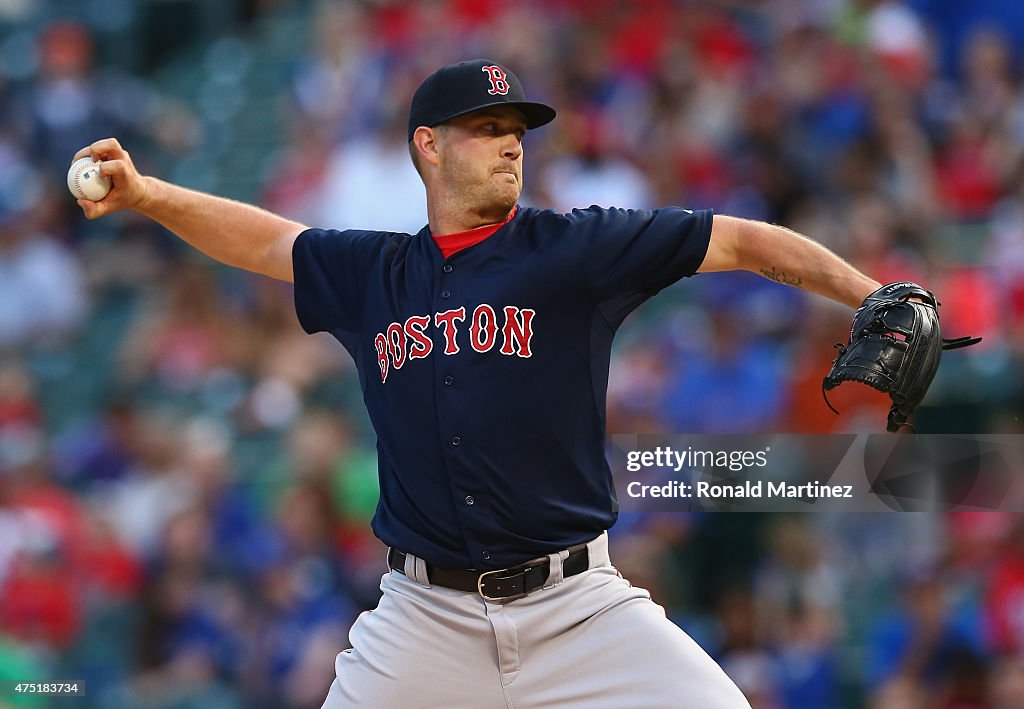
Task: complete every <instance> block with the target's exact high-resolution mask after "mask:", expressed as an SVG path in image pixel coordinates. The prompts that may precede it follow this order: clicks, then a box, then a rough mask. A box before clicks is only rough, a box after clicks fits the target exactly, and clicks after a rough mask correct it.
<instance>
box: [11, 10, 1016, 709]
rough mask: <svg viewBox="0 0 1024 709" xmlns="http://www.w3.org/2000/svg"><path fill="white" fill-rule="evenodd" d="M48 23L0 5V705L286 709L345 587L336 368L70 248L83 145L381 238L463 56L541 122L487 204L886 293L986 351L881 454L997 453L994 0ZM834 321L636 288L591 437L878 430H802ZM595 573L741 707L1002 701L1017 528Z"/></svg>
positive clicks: (346, 447)
mask: <svg viewBox="0 0 1024 709" xmlns="http://www.w3.org/2000/svg"><path fill="white" fill-rule="evenodd" d="M56 6H60V7H61V8H63V6H64V4H63V3H46V2H41V1H34V0H16V1H13V0H12V1H8V2H0V165H3V169H2V170H0V679H28V678H39V679H58V678H65V679H69V678H75V679H80V680H84V681H85V682H86V683H87V685H88V687H89V694H90V696H91V699H86V700H83V701H82V703H81V706H97V707H106V706H114V705H119V706H124V707H136V706H138V707H144V706H145V707H168V708H169V707H242V706H245V707H257V708H258V707H318V706H319V705H320V702H321V701H322V699H323V697H324V696H325V694H326V690H327V687H328V685H329V683H330V681H331V679H332V677H333V657H334V655H335V653H337V652H338V651H339V650H340V649H342V648H344V647H346V644H347V630H348V627H349V625H350V624H351V622H352V621H353V619H354V618H355V616H356V615H357V614H358V613H359V612H361V611H362V610H364V609H367V608H372V607H373V606H374V605H375V603H376V599H377V596H378V594H379V591H378V588H377V585H378V583H379V577H380V574H381V573H382V572H383V569H384V561H383V560H384V549H383V547H382V546H381V545H380V543H379V542H378V541H377V540H375V539H374V538H373V537H372V534H371V532H370V530H369V519H370V518H371V516H372V514H373V510H374V508H375V505H376V495H377V488H376V485H377V482H376V460H375V440H374V437H373V434H372V431H371V430H370V429H369V427H368V423H367V420H366V417H365V414H364V412H363V410H362V403H361V395H360V391H359V382H358V378H357V376H356V374H355V371H354V367H353V365H352V363H351V361H350V360H349V359H348V356H347V355H346V354H345V353H344V352H343V350H342V348H341V347H340V346H339V345H337V343H335V342H334V341H333V340H331V339H330V338H329V337H327V336H314V337H309V336H306V335H305V334H303V333H302V332H301V330H300V328H299V327H298V325H297V322H296V320H295V316H294V313H293V309H292V302H291V289H290V286H287V285H284V284H280V283H277V282H274V281H270V280H268V279H262V278H259V277H255V276H250V275H249V274H245V273H241V272H237V271H231V270H229V269H226V268H223V267H219V266H216V265H214V264H212V263H211V262H210V261H209V260H207V259H205V258H204V257H202V256H201V255H198V254H196V253H195V252H194V251H192V250H191V249H189V248H188V247H186V246H184V245H182V244H180V243H179V242H177V241H176V240H175V239H174V238H173V237H172V236H170V235H168V234H167V233H166V232H163V231H162V230H161V229H160V228H159V227H157V226H155V225H153V224H151V223H148V222H146V221H145V220H142V219H140V218H138V217H136V216H133V215H119V216H117V217H112V218H108V219H105V220H101V221H98V222H86V221H85V220H84V219H82V218H81V216H80V214H79V213H78V210H77V207H76V206H75V204H74V202H73V200H71V199H70V198H69V197H68V195H67V194H66V192H65V191H64V187H63V184H62V180H63V176H64V174H65V172H66V169H67V166H68V164H69V163H70V159H71V156H72V155H73V154H74V153H75V151H77V150H78V149H79V148H81V147H82V146H84V145H86V144H88V143H89V142H91V141H93V140H96V139H99V138H102V137H106V136H110V135H113V136H117V137H118V138H120V139H121V141H122V143H123V144H124V145H125V146H126V147H127V148H128V149H129V150H130V151H131V152H132V155H133V157H134V159H135V161H136V163H137V164H138V165H139V166H140V167H141V168H142V169H143V170H144V171H148V172H150V173H153V174H157V175H160V176H164V177H172V178H176V177H178V176H184V177H185V178H186V181H189V180H191V181H192V183H193V184H198V185H200V186H202V185H213V186H214V187H216V186H218V185H219V186H224V187H225V190H226V191H227V192H232V190H234V191H235V194H233V195H232V196H240V197H243V198H247V199H249V200H251V201H255V202H258V203H260V204H262V205H263V206H265V207H267V208H269V209H271V210H274V211H277V212H279V213H282V214H284V215H286V216H288V217H291V218H294V219H297V220H299V221H302V222H304V223H308V224H310V225H317V226H324V227H334V228H346V227H360V228H381V229H395V230H400V231H411V232H415V231H418V230H419V229H420V228H421V227H422V225H423V224H424V223H425V221H426V219H425V201H424V195H423V189H422V185H421V184H420V182H419V180H418V178H417V176H416V174H415V172H414V170H413V168H412V166H411V164H410V162H409V158H408V152H407V146H406V145H405V133H404V130H405V121H406V116H407V108H408V102H409V98H410V97H411V94H412V91H413V90H414V89H415V87H416V85H417V84H418V83H419V81H420V80H422V78H423V77H424V76H426V75H427V74H428V73H430V72H431V71H432V70H433V69H435V68H436V67H438V66H440V65H441V64H444V63H448V62H451V61H455V60H458V59H463V58H473V57H480V56H485V57H490V58H494V59H496V60H499V61H502V62H503V63H506V64H507V65H508V66H510V67H511V68H513V69H514V70H515V71H516V73H517V74H518V75H519V77H520V78H521V79H522V81H523V83H524V85H525V87H526V89H527V93H528V95H529V96H531V97H534V98H536V99H539V100H543V101H545V102H548V103H550V104H551V105H554V106H555V107H556V108H557V109H558V111H559V117H558V119H557V120H556V121H555V122H554V123H553V124H551V125H550V126H549V127H546V128H543V129H541V130H538V131H536V132H531V134H530V135H529V136H528V137H527V139H526V142H525V153H526V166H525V171H526V172H525V184H526V191H525V193H524V197H523V202H524V203H527V204H531V205H536V206H539V207H546V208H554V209H557V210H562V211H565V210H569V209H571V208H573V207H578V206H588V205H590V204H592V203H595V204H600V205H605V206H621V207H656V206H659V205H666V204H678V205H681V206H685V207H690V208H714V209H716V210H718V211H721V212H723V213H726V214H731V215H736V216H743V217H750V218H755V219H763V220H768V221H772V222H777V223H781V224H784V225H786V226H789V227H791V228H793V229H796V230H797V231H800V232H803V233H806V234H808V235H810V236H811V237H813V238H815V239H816V240H819V241H821V242H822V243H824V244H826V245H827V246H829V247H830V248H832V249H833V250H835V251H836V252H838V253H840V254H841V255H843V256H844V257H845V258H847V259H848V260H850V261H851V262H852V263H853V264H855V265H856V266H858V267H860V268H861V269H862V270H864V271H865V272H867V273H868V274H870V275H872V276H873V277H875V278H876V279H878V280H880V281H883V282H887V281H892V280H896V279H901V280H902V279H911V280H916V281H918V282H921V283H924V284H926V285H927V286H928V287H930V288H931V289H933V290H934V291H935V292H936V293H937V294H938V296H939V299H940V300H941V302H942V308H941V314H942V317H943V323H944V325H945V326H946V328H947V329H948V331H949V332H951V333H953V334H954V335H960V334H972V335H982V336H984V338H985V342H984V344H983V345H982V346H980V347H977V348H973V349H972V350H970V351H967V352H966V353H964V354H960V353H958V355H960V356H957V357H952V356H951V357H949V358H948V359H947V360H944V362H943V369H942V371H941V372H940V373H939V376H938V378H937V380H936V382H935V385H934V386H933V389H932V392H931V393H930V395H929V398H928V400H927V402H926V403H927V404H928V405H927V406H925V407H923V408H922V409H921V410H920V413H919V416H918V417H917V421H916V423H917V425H918V428H919V429H920V430H922V431H927V432H952V433H983V432H997V433H1021V432H1022V431H1024V426H1022V423H1021V416H1022V415H1024V389H1022V388H1024V382H1022V379H1021V375H1020V374H1019V372H1021V371H1024V368H1022V366H1021V365H1022V363H1024V362H1022V360H1024V180H1022V176H1024V71H1022V70H1024V56H1022V52H1021V49H1020V48H1021V46H1024V43H1022V42H1021V41H1020V40H1021V39H1022V38H1024V12H1021V11H1020V10H1019V5H1018V3H1017V2H1016V0H984V1H980V0H979V1H978V2H974V3H959V4H958V3H944V2H938V1H937V0H934V1H932V0H907V1H905V2H900V1H897V0H824V1H812V0H716V1H712V2H696V1H693V2H690V1H687V0H642V1H639V2H633V3H620V2H613V1H612V0H548V1H547V2H540V1H539V0H537V1H527V2H519V3H504V2H500V1H499V0H433V1H431V2H418V3H417V2H407V1H404V0H377V1H374V2H370V1H366V2H301V1H298V0H296V1H294V2H288V1H287V0H277V1H276V2H275V1H270V0H263V1H262V2H259V1H253V2H236V3H201V2H198V0H166V1H164V2H156V1H155V0H154V1H151V2H143V1H142V0H138V1H132V0H118V1H116V2H115V1H114V0H106V1H104V2H100V0H90V1H89V2H84V3H81V4H79V5H78V7H77V10H78V12H77V13H76V14H73V15H72V14H67V15H66V16H65V14H62V13H66V12H70V10H67V8H63V9H60V10H58V9H56ZM214 6H217V9H216V10H214V9H211V8H213V7H214ZM953 6H956V7H953ZM286 22H288V23H295V22H297V23H298V24H297V26H299V27H302V28H303V31H302V32H299V33H292V32H291V31H290V30H288V31H286V32H283V33H282V32H278V35H281V34H284V35H285V37H284V39H285V41H284V42H283V43H282V42H280V41H273V40H271V39H268V38H272V37H274V36H275V35H274V33H273V31H272V30H273V29H274V28H275V27H278V28H280V27H286V26H287V27H292V26H294V25H293V24H288V25H286V24H284V23H286ZM226 36H227V37H228V38H229V39H230V42H227V43H225V41H224V38H225V37H226ZM112 37H113V38H120V40H126V39H131V38H134V41H133V42H131V41H130V42H129V43H128V45H127V46H126V45H125V44H123V43H122V42H121V41H119V42H113V41H109V40H110V39H111V38H112ZM197 47H199V48H202V47H216V51H215V52H214V53H213V54H207V55H206V59H205V61H206V62H207V64H206V65H205V66H206V67H207V68H208V69H209V71H210V72H211V75H214V78H215V79H216V81H217V82H221V83H219V84H218V83H215V84H213V85H214V86H215V87H217V88H215V90H212V91H207V90H205V89H204V90H202V91H197V92H193V93H191V94H190V93H189V91H187V90H186V91H184V92H180V91H177V92H176V91H175V90H174V89H173V88H172V85H173V84H174V74H173V69H174V67H175V66H176V64H175V62H178V64H177V66H178V79H179V80H180V79H181V78H182V77H186V78H187V79H188V80H187V81H185V84H186V86H188V85H189V82H190V81H191V82H193V83H195V84H196V85H198V84H199V83H200V82H201V79H202V80H206V79H209V77H200V76H199V75H198V74H197V73H196V70H195V69H194V67H193V68H192V69H189V68H188V67H187V66H186V67H185V68H184V69H182V68H181V67H182V64H181V63H182V62H183V61H184V60H183V59H181V57H188V56H192V55H190V54H189V52H193V53H194V52H195V51H196V48H197ZM260 57H262V58H263V61H264V62H265V65H264V68H266V69H267V70H265V71H260V72H250V74H248V75H247V74H246V71H247V69H245V68H244V67H242V65H243V64H245V65H246V66H249V65H252V64H253V62H254V61H258V60H259V59H258V58H260ZM267 57H272V61H271V62H270V63H269V64H266V61H267V60H266V58H267ZM253 58H257V59H253ZM236 68H237V69H238V70H237V71H235V69H236ZM189 71H192V72H193V73H192V74H189ZM252 73H258V74H259V76H252V75H251V74H252ZM246 82H249V83H246ZM247 87H248V92H249V94H248V97H246V93H245V91H246V88H247ZM254 87H256V88H254ZM267 91H270V92H271V93H269V94H267V93H265V92H267ZM246 101H249V103H245V102H246ZM232 102H237V106H235V103H232ZM225 103H231V104H232V106H235V108H234V109H233V110H234V111H235V112H234V113H232V112H230V111H226V109H225V108H224V104H225ZM246 106H248V107H249V108H245V107H246ZM243 120H266V121H269V123H268V124H267V125H268V126H271V127H274V129H273V130H271V129H269V128H266V129H263V130H259V131H251V133H252V134H251V135H247V134H245V132H244V131H242V130H241V129H237V130H236V131H235V133H234V134H232V133H230V131H229V128H230V126H231V124H232V123H233V122H235V123H237V125H239V126H240V125H242V121H243ZM228 143H230V146H231V147H230V150H226V149H225V145H227V144H228ZM225 153H230V154H231V157H232V158H239V159H231V160H229V159H225ZM253 175H255V179H253ZM247 185H251V187H246V186H247ZM246 189H249V190H250V192H249V193H246V192H245V190H246ZM238 236H239V238H244V235H238ZM850 315H851V314H850V312H849V311H848V310H847V309H845V308H842V307H839V306H836V305H835V304H831V303H828V302H826V301H824V300H823V299H820V298H815V297H809V296H805V295H804V294H802V293H801V292H800V291H798V290H796V289H792V288H787V287H784V286H780V285H778V284H775V283H771V282H769V281H767V280H764V279H761V278H757V277H755V276H751V275H749V274H716V275H714V276H701V277H699V278H695V279H692V280H688V281H687V282H685V283H681V284H678V285H677V286H673V287H672V288H669V289H667V290H666V291H665V292H664V293H662V294H660V295H659V296H658V297H657V298H655V299H654V300H653V301H652V302H650V303H648V304H647V305H645V306H644V308H643V309H641V310H640V311H638V312H637V313H635V314H634V316H632V317H631V318H630V320H628V321H627V323H626V324H625V325H624V326H623V328H622V330H621V332H620V336H619V341H618V345H617V349H616V351H615V356H614V359H613V362H612V367H611V381H610V386H609V393H608V428H609V431H610V432H613V433H659V432H688V433H701V432H725V433H758V432H801V433H829V432H851V431H857V432H864V431H870V432H876V431H881V430H882V427H883V425H884V423H883V422H884V414H885V410H886V408H887V407H886V405H885V400H884V398H883V397H881V396H880V395H878V394H877V393H876V392H872V391H870V390H868V389H867V388H866V387H855V386H852V385H848V386H847V387H843V388H841V389H840V390H838V391H837V392H836V394H835V396H834V397H833V403H835V404H836V405H837V407H838V408H839V409H840V410H841V411H842V412H843V414H842V416H840V417H835V416H833V415H832V414H831V413H829V412H828V411H827V410H826V408H825V405H824V403H823V402H822V400H821V391H820V382H821V376H822V375H823V374H824V373H825V371H827V369H828V366H829V363H830V361H831V359H832V357H833V350H832V343H833V342H835V341H837V340H842V339H844V338H845V335H846V330H847V328H848V326H849V318H850ZM612 544H613V558H614V559H615V560H616V562H617V565H618V566H619V567H620V568H621V570H622V571H623V573H624V575H626V576H627V577H628V578H630V579H632V580H633V581H634V583H636V584H638V585H642V586H645V587H647V588H650V589H651V591H652V593H653V595H654V597H655V600H657V601H659V602H660V603H662V604H663V605H665V606H666V608H667V610H668V612H669V614H670V616H671V617H672V618H673V619H674V620H676V621H677V622H678V623H679V624H680V625H681V626H682V627H684V628H685V629H686V630H687V631H688V632H690V633H691V634H692V635H693V636H694V637H695V638H696V639H697V640H698V641H699V642H701V644H702V645H703V646H704V647H705V648H707V649H708V651H709V652H710V653H711V654H712V655H713V656H714V657H716V659H718V660H719V661H720V662H721V663H722V664H723V666H724V667H725V669H726V670H727V671H728V672H729V674H730V675H731V676H732V677H733V678H734V679H735V680H736V682H737V683H738V684H739V685H740V687H741V688H742V689H743V690H744V692H745V693H746V694H747V696H748V697H749V698H750V700H751V703H752V705H753V706H754V707H755V709H845V708H847V707H849V708H852V707H870V708H872V709H1011V708H1013V707H1022V706H1024V518H1022V517H1021V516H1019V515H1014V514H1009V513H973V512H972V513H953V514H947V515H925V514H916V513H915V514H911V513H906V514H897V513H892V514H886V515H865V514H860V515H857V514H849V515H810V514H807V515H795V516H781V515H743V514H686V515H666V514H650V515H641V514H632V513H631V514H624V515H623V516H622V519H621V520H620V523H619V524H618V525H617V526H616V528H615V529H614V530H613V535H612ZM24 701H25V703H26V704H28V705H31V702H28V701H27V700H24ZM90 701H91V702H92V703H91V704H90V703H89V702H90ZM4 702H11V703H13V704H14V705H19V704H17V700H15V699H13V698H2V697H0V705H4ZM40 705H42V704H40Z"/></svg>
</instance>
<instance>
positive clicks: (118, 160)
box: [75, 138, 305, 282]
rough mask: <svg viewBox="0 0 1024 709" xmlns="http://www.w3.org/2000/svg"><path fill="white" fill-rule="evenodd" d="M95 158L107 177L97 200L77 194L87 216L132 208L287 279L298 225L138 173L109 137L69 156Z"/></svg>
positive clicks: (214, 253) (232, 258) (215, 253)
mask: <svg viewBox="0 0 1024 709" xmlns="http://www.w3.org/2000/svg"><path fill="white" fill-rule="evenodd" d="M86 155H88V156H91V157H92V158H93V159H94V160H97V161H101V163H102V164H101V165H100V172H101V173H102V174H104V175H107V176H108V177H110V179H111V182H112V184H113V186H112V188H111V190H110V193H109V194H108V195H107V196H106V197H104V198H103V199H102V200H100V201H98V202H93V201H90V200H85V199H80V200H78V204H79V206H80V207H81V208H82V211H83V212H85V216H86V217H88V218H89V219H96V218H97V217H102V216H104V215H106V214H110V213H113V212H117V211H121V210H123V209H132V210H135V211H137V212H139V213H140V214H142V215H144V216H146V217H149V218H150V219H153V220H154V221H156V222H158V223H159V224H161V225H163V226H164V227H166V228H167V229H168V230H169V231H171V232H173V233H174V234H176V235H177V236H178V237H179V238H181V239H182V240H183V241H185V242H187V243H188V244H191V245H192V246H194V247H195V248H197V249H199V250H200V251H202V252H203V253H204V254H206V255H207V256H210V257H211V258H213V259H216V260H217V261H220V262H221V263H225V264H227V265H229V266H236V267H238V268H244V269H245V270H247V271H253V272H254V273H261V274H263V275H267V276H271V277H272V278H278V279H280V280H283V281H289V282H291V281H292V280H293V277H294V276H293V273H292V257H291V250H292V244H293V243H294V242H295V238H296V237H297V236H298V235H299V234H300V233H301V232H302V231H303V230H304V229H305V227H304V226H303V225H302V224H299V223H297V222H293V221H291V220H289V219H285V218H284V217H280V216H278V215H276V214H273V213H271V212H268V211H266V210H265V209H260V208H259V207H255V206H253V205H251V204H244V203H242V202H236V201H234V200H230V199H224V198H223V197H216V196H214V195H209V194H204V193H202V192H197V191H195V190H190V189H186V188H184V187H179V186H177V185H172V184H170V183H168V182H164V181H163V180H159V179H157V178H155V177H144V176H142V175H140V174H139V173H138V171H137V170H136V169H135V166H134V165H133V164H132V161H131V157H130V156H129V155H128V152H127V151H126V150H124V148H122V147H121V145H120V144H119V143H118V142H117V141H116V140H114V139H112V138H108V139H105V140H101V141H97V142H96V143H93V144H92V145H90V146H89V147H87V148H83V149H82V150H80V151H78V153H77V154H76V155H75V158H79V157H83V156H86Z"/></svg>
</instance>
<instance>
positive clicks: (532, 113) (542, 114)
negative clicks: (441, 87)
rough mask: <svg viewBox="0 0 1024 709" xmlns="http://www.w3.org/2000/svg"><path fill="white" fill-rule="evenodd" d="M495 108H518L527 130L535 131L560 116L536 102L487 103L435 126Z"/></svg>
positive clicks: (461, 112) (451, 116) (456, 114)
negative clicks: (474, 112)
mask: <svg viewBox="0 0 1024 709" xmlns="http://www.w3.org/2000/svg"><path fill="white" fill-rule="evenodd" d="M495 106H511V107H512V108H517V109H519V111H521V112H522V114H523V116H525V117H526V128H527V130H533V129H534V128H540V127H541V126H543V125H547V124H548V123H550V122H551V121H553V120H555V116H556V115H558V114H557V113H556V112H555V109H553V108H551V106H548V105H547V104H544V103H537V102H536V101H495V102H493V103H485V104H483V105H482V106H473V108H470V109H468V110H465V111H459V112H458V113H453V114H452V115H450V116H445V117H444V118H442V119H441V120H439V121H438V122H437V123H435V124H434V125H439V124H441V123H444V122H445V121H450V120H451V119H453V118H458V117H459V116H465V115H466V114H469V113H473V111H480V110H482V109H485V108H493V107H495Z"/></svg>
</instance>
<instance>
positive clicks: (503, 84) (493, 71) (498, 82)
mask: <svg viewBox="0 0 1024 709" xmlns="http://www.w3.org/2000/svg"><path fill="white" fill-rule="evenodd" d="M480 71H485V72H487V78H488V79H490V80H491V88H490V89H488V90H487V93H489V94H491V95H492V96H494V95H495V94H499V95H501V96H504V95H505V94H507V93H508V78H507V77H506V76H505V70H504V69H502V68H501V67H500V66H498V65H497V64H491V65H490V66H485V67H481V68H480Z"/></svg>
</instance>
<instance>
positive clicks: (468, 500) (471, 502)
mask: <svg viewBox="0 0 1024 709" xmlns="http://www.w3.org/2000/svg"><path fill="white" fill-rule="evenodd" d="M475 503H476V500H474V499H473V496H472V495H466V504H467V505H469V506H470V507H472V506H473V505H474V504H475Z"/></svg>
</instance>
